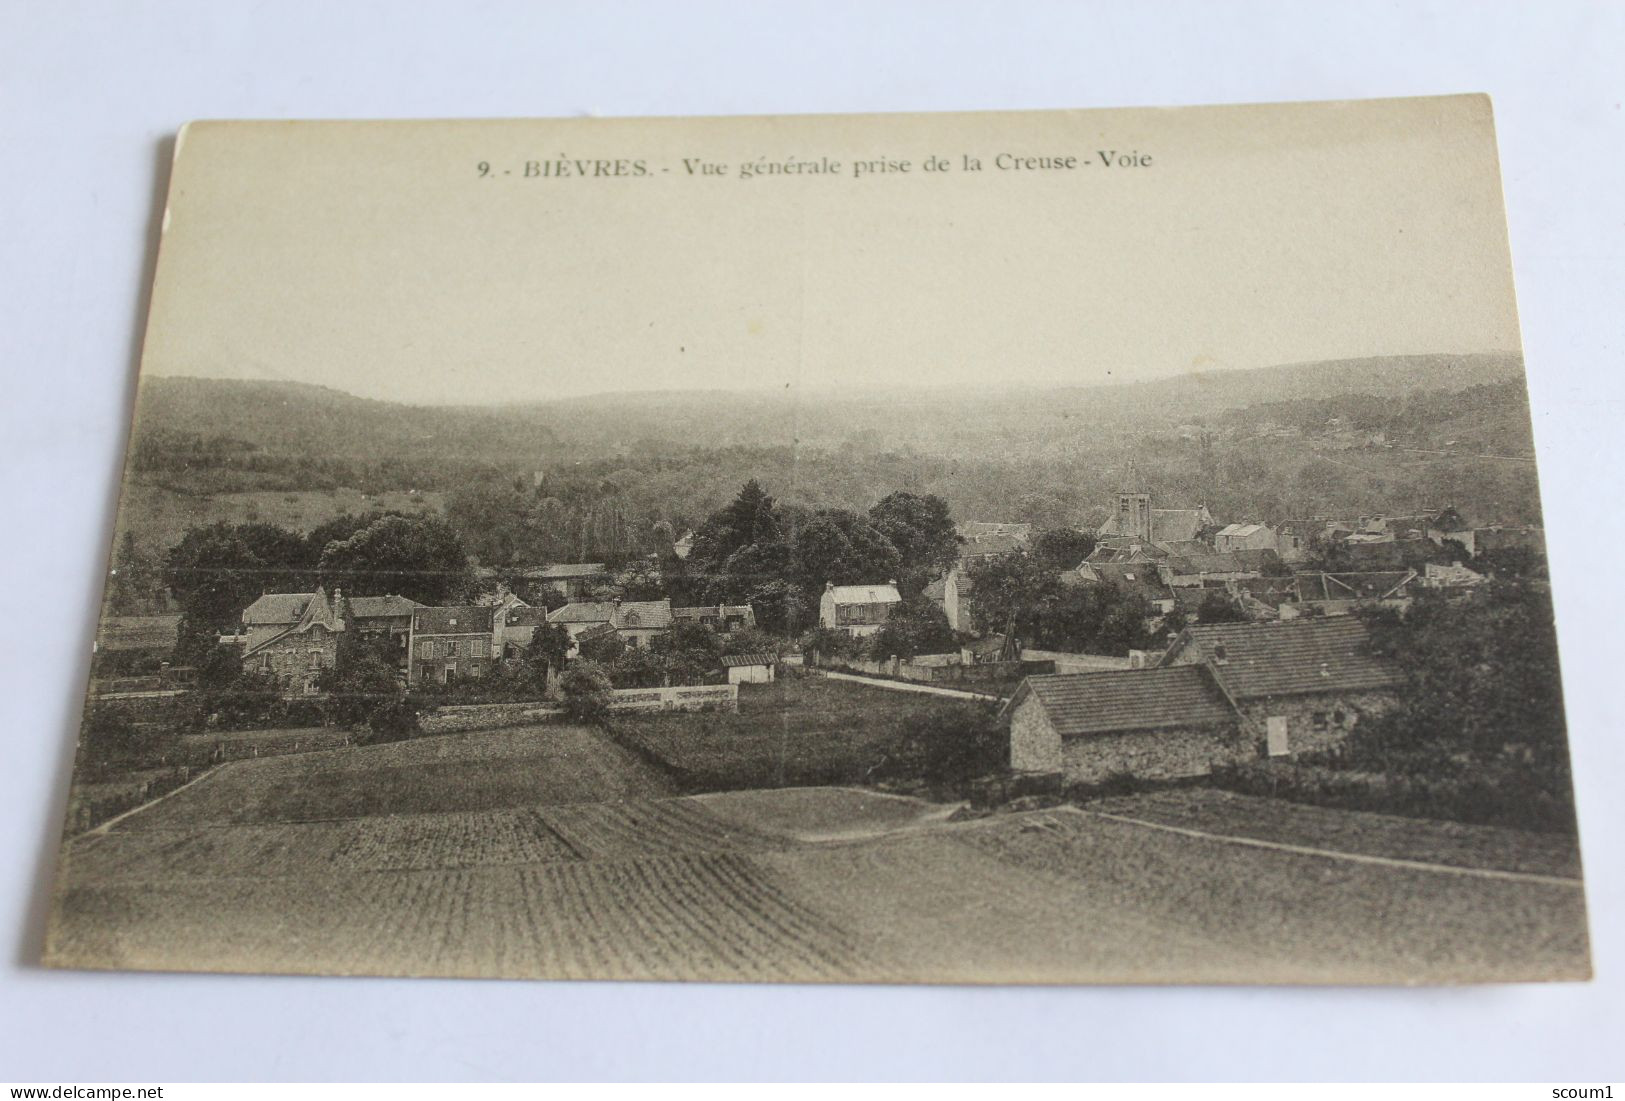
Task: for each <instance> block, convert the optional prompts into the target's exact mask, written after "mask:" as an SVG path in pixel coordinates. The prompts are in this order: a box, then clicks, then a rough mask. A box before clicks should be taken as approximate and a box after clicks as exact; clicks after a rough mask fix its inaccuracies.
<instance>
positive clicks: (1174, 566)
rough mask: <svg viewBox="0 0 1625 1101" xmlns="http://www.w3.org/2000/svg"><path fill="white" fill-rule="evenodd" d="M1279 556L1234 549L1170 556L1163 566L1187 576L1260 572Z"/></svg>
mask: <svg viewBox="0 0 1625 1101" xmlns="http://www.w3.org/2000/svg"><path fill="white" fill-rule="evenodd" d="M1280 560H1281V556H1280V555H1278V554H1276V553H1275V552H1274V551H1272V550H1235V551H1226V552H1225V553H1223V554H1219V553H1216V552H1210V553H1208V554H1190V555H1183V556H1181V557H1177V558H1170V559H1168V560H1167V561H1166V562H1164V563H1163V566H1164V567H1165V568H1166V569H1167V570H1168V572H1169V573H1171V574H1176V575H1183V576H1189V575H1192V574H1201V573H1262V572H1263V570H1264V569H1265V567H1267V566H1271V565H1274V564H1275V563H1277V562H1279V561H1280Z"/></svg>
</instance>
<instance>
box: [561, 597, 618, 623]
mask: <svg viewBox="0 0 1625 1101" xmlns="http://www.w3.org/2000/svg"><path fill="white" fill-rule="evenodd" d="M614 610H615V605H614V604H613V603H611V602H610V601H608V600H575V601H571V602H570V603H569V604H565V605H563V606H562V607H558V608H554V609H553V610H552V611H551V612H549V613H547V621H548V622H549V623H608V622H609V618H610V615H611V613H612V612H614Z"/></svg>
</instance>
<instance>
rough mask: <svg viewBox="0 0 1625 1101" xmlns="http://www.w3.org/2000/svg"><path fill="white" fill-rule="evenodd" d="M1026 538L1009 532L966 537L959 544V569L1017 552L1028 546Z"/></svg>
mask: <svg viewBox="0 0 1625 1101" xmlns="http://www.w3.org/2000/svg"><path fill="white" fill-rule="evenodd" d="M1026 545H1027V544H1026V541H1025V540H1024V539H1020V538H1017V537H1016V536H1014V535H1009V534H997V535H978V536H975V537H974V538H969V539H964V541H963V542H961V543H960V544H959V555H958V557H957V560H956V561H957V564H958V567H959V569H961V570H966V569H969V568H970V567H971V566H975V565H985V564H986V563H988V562H991V561H993V560H994V559H995V558H1003V557H1004V556H1005V555H1009V554H1015V553H1017V552H1019V551H1020V550H1022V549H1023V548H1024V547H1025V546H1026Z"/></svg>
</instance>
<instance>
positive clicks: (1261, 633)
mask: <svg viewBox="0 0 1625 1101" xmlns="http://www.w3.org/2000/svg"><path fill="white" fill-rule="evenodd" d="M1369 644H1370V635H1369V634H1367V632H1366V629H1365V624H1364V623H1361V622H1360V621H1359V620H1358V619H1355V618H1354V617H1352V616H1338V617H1336V618H1333V619H1294V620H1287V621H1284V622H1281V623H1198V624H1194V625H1192V626H1190V627H1187V628H1186V629H1185V630H1184V632H1183V633H1182V634H1181V635H1180V637H1179V638H1178V639H1177V640H1176V641H1175V642H1174V644H1173V646H1171V647H1169V649H1168V652H1167V653H1166V654H1164V655H1163V657H1162V661H1163V663H1164V665H1163V666H1162V667H1166V666H1167V665H1168V664H1169V663H1171V662H1172V661H1173V660H1174V659H1175V658H1176V657H1178V656H1179V655H1181V654H1182V653H1184V654H1187V655H1188V654H1189V653H1191V652H1194V654H1195V655H1196V656H1198V657H1199V658H1200V659H1202V660H1211V661H1213V662H1214V665H1215V667H1216V669H1217V672H1218V675H1219V676H1220V677H1221V678H1222V679H1223V681H1224V684H1225V686H1226V687H1227V688H1228V689H1229V690H1230V693H1231V695H1233V696H1234V697H1235V698H1236V699H1238V700H1246V699H1257V698H1260V697H1265V696H1292V695H1300V694H1304V693H1310V692H1362V691H1370V690H1374V689H1382V688H1393V687H1395V686H1397V685H1398V684H1400V683H1401V681H1402V680H1403V679H1404V678H1403V675H1402V674H1401V672H1400V670H1399V667H1398V666H1396V665H1394V664H1393V663H1391V662H1389V661H1387V660H1385V659H1383V658H1379V657H1376V656H1375V655H1372V654H1370V653H1368V652H1367V648H1368V646H1369ZM1220 647H1222V648H1223V649H1222V655H1223V657H1222V660H1221V658H1220V654H1221V650H1220V649H1219V648H1220Z"/></svg>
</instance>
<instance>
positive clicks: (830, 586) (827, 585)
mask: <svg viewBox="0 0 1625 1101" xmlns="http://www.w3.org/2000/svg"><path fill="white" fill-rule="evenodd" d="M824 591H825V592H826V593H832V592H834V591H835V582H833V581H826V582H824Z"/></svg>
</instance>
